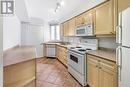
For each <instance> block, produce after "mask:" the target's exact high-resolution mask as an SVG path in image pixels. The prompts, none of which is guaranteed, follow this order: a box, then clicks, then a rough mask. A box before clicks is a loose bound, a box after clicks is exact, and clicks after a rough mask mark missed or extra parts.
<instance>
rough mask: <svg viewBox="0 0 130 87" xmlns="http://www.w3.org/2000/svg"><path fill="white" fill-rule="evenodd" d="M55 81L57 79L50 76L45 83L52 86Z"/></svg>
mask: <svg viewBox="0 0 130 87" xmlns="http://www.w3.org/2000/svg"><path fill="white" fill-rule="evenodd" d="M56 79H57V77H55V76H51V75H50V76H49V77H48V78H47V79H46V80H45V81H46V82H49V83H53V84H54V83H55V81H56Z"/></svg>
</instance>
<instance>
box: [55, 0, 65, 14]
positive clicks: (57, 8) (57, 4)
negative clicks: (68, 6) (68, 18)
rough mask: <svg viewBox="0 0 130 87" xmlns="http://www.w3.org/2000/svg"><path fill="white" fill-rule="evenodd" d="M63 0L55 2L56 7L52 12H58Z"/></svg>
mask: <svg viewBox="0 0 130 87" xmlns="http://www.w3.org/2000/svg"><path fill="white" fill-rule="evenodd" d="M64 4H65V3H64V1H63V0H62V1H61V2H57V3H56V8H55V9H54V12H55V13H57V12H58V10H59V9H60V8H61V7H62V6H64Z"/></svg>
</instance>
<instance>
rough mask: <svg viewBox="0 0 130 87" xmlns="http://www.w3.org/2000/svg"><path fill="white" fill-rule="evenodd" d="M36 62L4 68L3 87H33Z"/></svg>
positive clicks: (30, 61) (29, 61)
mask: <svg viewBox="0 0 130 87" xmlns="http://www.w3.org/2000/svg"><path fill="white" fill-rule="evenodd" d="M35 82H36V60H35V59H32V60H28V61H25V62H21V63H17V64H14V65H9V66H5V67H4V87H35V85H36V84H35Z"/></svg>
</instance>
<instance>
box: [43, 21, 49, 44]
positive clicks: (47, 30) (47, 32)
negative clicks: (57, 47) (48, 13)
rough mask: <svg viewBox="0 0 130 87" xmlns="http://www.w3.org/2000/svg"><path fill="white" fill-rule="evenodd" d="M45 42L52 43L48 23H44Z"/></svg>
mask: <svg viewBox="0 0 130 87" xmlns="http://www.w3.org/2000/svg"><path fill="white" fill-rule="evenodd" d="M43 35H44V42H46V41H50V26H49V24H48V23H47V22H44V34H43Z"/></svg>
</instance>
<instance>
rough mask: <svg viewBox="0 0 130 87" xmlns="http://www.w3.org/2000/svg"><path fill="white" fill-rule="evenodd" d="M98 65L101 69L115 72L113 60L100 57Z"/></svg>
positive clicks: (115, 66) (115, 67)
mask: <svg viewBox="0 0 130 87" xmlns="http://www.w3.org/2000/svg"><path fill="white" fill-rule="evenodd" d="M100 67H101V68H103V69H108V70H111V71H113V72H117V65H116V64H115V63H114V62H111V61H107V60H103V59H101V61H100Z"/></svg>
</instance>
